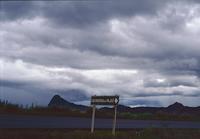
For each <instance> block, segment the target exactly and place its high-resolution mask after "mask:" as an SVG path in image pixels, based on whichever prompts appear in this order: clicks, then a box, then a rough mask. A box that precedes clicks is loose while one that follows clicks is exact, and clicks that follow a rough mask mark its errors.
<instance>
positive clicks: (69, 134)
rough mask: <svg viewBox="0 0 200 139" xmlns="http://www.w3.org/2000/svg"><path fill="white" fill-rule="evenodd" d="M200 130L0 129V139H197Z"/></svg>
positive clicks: (199, 135)
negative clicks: (114, 133)
mask: <svg viewBox="0 0 200 139" xmlns="http://www.w3.org/2000/svg"><path fill="white" fill-rule="evenodd" d="M199 137H200V129H152V128H149V129H140V130H127V131H117V132H116V135H115V136H113V135H112V134H111V131H110V130H98V131H95V133H93V134H91V133H90V132H89V131H87V130H68V129H0V139H199Z"/></svg>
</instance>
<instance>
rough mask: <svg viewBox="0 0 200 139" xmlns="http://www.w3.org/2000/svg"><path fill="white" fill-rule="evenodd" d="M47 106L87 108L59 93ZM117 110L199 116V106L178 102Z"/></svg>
mask: <svg viewBox="0 0 200 139" xmlns="http://www.w3.org/2000/svg"><path fill="white" fill-rule="evenodd" d="M48 107H59V108H68V109H77V110H80V111H85V110H88V109H89V108H90V107H89V106H84V105H77V104H74V103H71V102H69V101H67V100H65V99H64V98H62V97H60V96H59V95H55V96H53V98H52V99H51V101H50V102H49V104H48ZM117 109H118V112H132V113H152V114H153V113H166V114H167V113H170V114H187V115H190V114H193V115H199V116H200V107H188V106H184V105H183V104H181V103H179V102H175V103H174V104H172V105H169V106H168V107H135V108H131V107H129V106H125V105H121V104H120V105H118V108H117ZM99 110H100V111H105V112H109V111H113V109H112V108H108V107H102V108H100V109H99Z"/></svg>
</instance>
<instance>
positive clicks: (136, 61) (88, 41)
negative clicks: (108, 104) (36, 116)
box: [0, 0, 200, 106]
mask: <svg viewBox="0 0 200 139" xmlns="http://www.w3.org/2000/svg"><path fill="white" fill-rule="evenodd" d="M0 13H1V20H0V24H1V25H0V36H1V42H2V43H1V46H0V48H1V49H0V55H1V57H0V58H1V59H0V65H1V67H0V68H1V76H0V82H1V84H0V88H1V96H0V98H1V99H9V100H10V101H13V102H17V103H23V104H26V103H29V104H30V103H31V102H34V103H38V104H42V105H46V104H47V103H48V101H49V99H50V98H51V97H52V95H53V94H55V93H58V94H61V95H63V96H64V97H65V98H67V99H69V100H73V101H76V102H77V103H81V102H84V101H88V100H89V98H90V96H91V95H94V94H96V95H107V94H110V95H113V94H119V95H120V97H121V103H123V104H128V105H131V106H133V105H150V106H151V105H152V106H166V105H168V104H170V103H172V102H174V101H180V102H182V103H184V104H186V105H191V106H197V105H200V103H199V101H198V99H199V98H200V40H199V36H200V4H199V3H198V1H195V0H194V1H188V0H184V1H181V0H176V1H171V0H169V1H160V0H150V1H148V2H147V1H144V0H142V1H137V0H135V1H132V0H131V1H129V0H127V1H123V2H122V1H120V0H119V1H117V2H114V1H112V0H110V1H82V2H80V1H75V2H72V1H60V2H48V3H47V2H39V1H33V2H5V1H4V2H1V10H0ZM39 95H40V96H41V97H39V98H38V96H39ZM137 103H138V104H137Z"/></svg>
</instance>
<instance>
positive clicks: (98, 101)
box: [91, 96, 119, 135]
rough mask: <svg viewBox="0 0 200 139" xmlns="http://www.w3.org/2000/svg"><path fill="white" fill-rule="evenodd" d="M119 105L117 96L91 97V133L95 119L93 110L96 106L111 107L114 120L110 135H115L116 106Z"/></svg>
mask: <svg viewBox="0 0 200 139" xmlns="http://www.w3.org/2000/svg"><path fill="white" fill-rule="evenodd" d="M118 103H119V96H92V97H91V105H93V108H92V123H91V132H92V133H93V132H94V122H95V121H94V119H95V109H96V105H113V106H114V120H113V129H112V134H113V135H115V127H116V119H117V105H118Z"/></svg>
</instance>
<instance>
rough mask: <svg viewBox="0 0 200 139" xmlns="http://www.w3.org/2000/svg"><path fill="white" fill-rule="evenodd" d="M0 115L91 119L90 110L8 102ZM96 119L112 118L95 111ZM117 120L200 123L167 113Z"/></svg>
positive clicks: (123, 116)
mask: <svg viewBox="0 0 200 139" xmlns="http://www.w3.org/2000/svg"><path fill="white" fill-rule="evenodd" d="M0 114H20V115H40V116H42V115H44V116H73V117H91V114H92V109H88V110H86V111H80V110H77V109H67V108H55V107H41V106H36V105H34V104H32V105H31V106H27V105H26V106H23V105H17V104H11V103H9V102H8V101H1V100H0ZM96 117H99V118H113V113H112V112H111V111H101V110H96ZM117 117H118V118H121V119H134V120H176V121H177V120H179V121H200V116H198V115H185V114H182V115H179V114H178V115H177V114H168V113H154V114H153V113H147V112H143V113H132V112H121V113H120V112H118V114H117Z"/></svg>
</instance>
